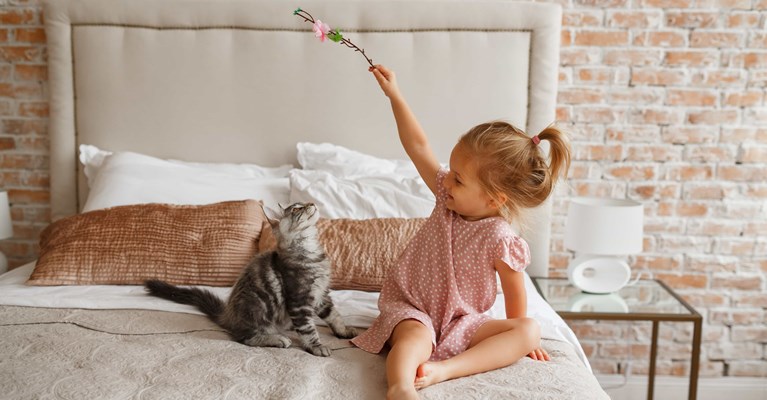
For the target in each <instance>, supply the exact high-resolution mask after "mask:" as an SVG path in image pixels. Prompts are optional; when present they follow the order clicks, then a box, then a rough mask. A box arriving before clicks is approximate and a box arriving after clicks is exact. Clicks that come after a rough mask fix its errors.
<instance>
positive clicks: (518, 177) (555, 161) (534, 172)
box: [458, 121, 570, 222]
mask: <svg viewBox="0 0 767 400" xmlns="http://www.w3.org/2000/svg"><path fill="white" fill-rule="evenodd" d="M537 136H538V139H540V141H543V140H547V141H548V142H549V145H550V147H549V160H550V161H549V162H548V163H547V162H546V161H547V160H546V157H545V156H544V153H543V150H542V149H541V147H540V144H538V143H536V141H534V139H533V138H531V137H530V136H528V135H527V134H525V132H523V131H522V130H520V129H518V128H516V127H514V126H513V125H511V124H509V123H507V122H503V121H492V122H487V123H484V124H480V125H477V126H475V127H474V128H472V129H470V130H469V131H468V132H466V133H465V134H464V135H463V136H461V138H460V139H459V140H458V143H459V144H461V145H463V146H464V149H466V150H467V151H469V152H470V153H471V154H473V155H474V160H475V161H474V162H475V163H476V167H477V177H478V178H479V182H480V185H481V186H482V188H483V189H484V190H485V192H487V193H488V195H490V197H492V198H494V199H496V200H497V199H498V194H503V195H504V196H506V202H505V203H503V204H502V205H501V207H500V211H501V216H503V217H504V218H505V219H506V220H507V221H509V222H513V221H515V220H516V219H517V218H518V217H519V216H520V215H521V212H522V211H523V210H524V209H527V208H532V207H536V206H538V205H540V204H541V203H543V202H544V201H545V200H546V198H548V197H549V195H550V194H551V191H552V190H553V189H554V184H555V183H556V181H557V179H558V178H559V177H560V176H561V177H562V178H565V177H567V171H568V169H569V168H570V141H569V139H568V138H567V135H566V134H565V133H564V132H562V131H561V130H559V129H558V128H557V127H555V126H554V125H553V124H552V125H549V126H548V127H547V128H546V129H544V130H543V131H541V132H540V133H539V134H538V135H537Z"/></svg>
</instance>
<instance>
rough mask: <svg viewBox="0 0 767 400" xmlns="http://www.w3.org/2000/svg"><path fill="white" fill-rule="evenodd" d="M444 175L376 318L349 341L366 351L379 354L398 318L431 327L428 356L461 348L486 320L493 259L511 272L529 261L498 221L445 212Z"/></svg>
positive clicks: (446, 354) (451, 353) (383, 292)
mask: <svg viewBox="0 0 767 400" xmlns="http://www.w3.org/2000/svg"><path fill="white" fill-rule="evenodd" d="M446 175H447V170H445V169H441V170H439V172H438V173H437V193H436V198H437V204H436V206H435V207H434V211H432V213H431V216H429V218H428V220H427V221H426V222H425V223H424V225H423V226H422V227H421V229H420V230H419V231H418V233H416V235H415V237H414V238H413V239H412V240H411V242H410V243H409V244H408V246H407V248H406V249H405V251H403V252H402V255H401V256H400V258H399V260H398V261H397V266H396V268H395V269H394V270H393V271H392V272H391V273H390V275H389V276H388V277H387V279H386V282H385V283H384V285H383V287H382V289H381V295H380V297H379V299H378V308H379V310H380V311H381V313H380V315H379V316H378V318H376V319H375V321H373V324H372V325H371V326H370V328H369V329H368V330H366V331H365V332H363V333H362V334H360V335H359V336H357V337H356V338H354V339H352V343H354V344H355V345H356V346H358V347H359V348H361V349H363V350H365V351H368V352H370V353H378V352H380V351H381V349H382V348H383V346H384V345H385V344H386V341H387V340H388V339H389V336H391V333H392V331H393V329H394V327H395V326H396V325H397V324H398V323H399V322H401V321H403V320H406V319H415V320H418V321H420V322H421V323H423V324H424V325H425V326H426V327H427V328H429V330H431V332H432V344H433V345H434V351H433V352H432V355H431V358H430V360H431V361H439V360H444V359H447V358H450V357H453V356H455V355H456V354H459V353H461V352H463V351H464V350H466V348H467V347H468V346H469V343H470V342H471V339H472V338H473V337H474V334H475V333H476V332H477V329H479V327H480V325H482V324H483V323H485V322H487V321H488V320H490V319H491V317H489V316H487V315H484V314H483V313H484V312H485V311H487V310H489V309H490V307H492V305H493V303H494V302H495V296H496V291H497V289H496V288H497V286H496V272H495V267H494V263H495V260H496V259H501V260H503V261H504V262H505V263H506V264H507V265H509V266H510V267H511V268H512V269H514V270H516V271H522V270H523V269H525V267H527V265H528V264H529V263H530V250H529V248H528V246H527V243H526V242H525V241H524V239H522V238H520V237H519V236H517V235H516V234H515V233H514V231H513V230H512V229H511V226H510V225H509V224H508V223H507V222H506V221H505V220H504V219H503V218H501V217H491V218H485V219H482V220H479V221H466V220H464V219H463V218H461V217H460V216H459V215H458V214H456V213H454V212H453V211H450V210H449V209H447V207H446V205H445V202H446V201H447V191H446V190H445V188H444V186H443V181H444V180H445V176H446Z"/></svg>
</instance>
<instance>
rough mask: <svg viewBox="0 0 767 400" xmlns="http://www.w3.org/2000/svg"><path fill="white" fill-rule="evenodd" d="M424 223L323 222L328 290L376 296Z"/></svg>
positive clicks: (383, 220)
mask: <svg viewBox="0 0 767 400" xmlns="http://www.w3.org/2000/svg"><path fill="white" fill-rule="evenodd" d="M425 220H426V219H423V218H413V219H406V218H376V219H361V220H355V219H323V220H320V221H319V222H318V224H317V228H318V229H319V232H320V242H322V245H323V246H324V247H325V252H326V253H327V255H328V258H329V259H330V263H331V268H332V270H331V276H330V277H331V280H330V286H331V288H333V289H337V290H340V289H355V290H366V291H372V292H377V291H380V290H381V286H382V285H383V283H384V279H385V278H386V274H387V273H388V272H389V271H390V270H391V268H392V267H393V266H394V264H395V262H396V261H397V259H398V258H399V256H400V254H402V251H403V250H405V247H407V244H408V242H410V239H411V238H412V237H413V236H414V235H415V233H416V232H417V231H418V229H419V228H420V227H421V225H422V224H423V222H424V221H425Z"/></svg>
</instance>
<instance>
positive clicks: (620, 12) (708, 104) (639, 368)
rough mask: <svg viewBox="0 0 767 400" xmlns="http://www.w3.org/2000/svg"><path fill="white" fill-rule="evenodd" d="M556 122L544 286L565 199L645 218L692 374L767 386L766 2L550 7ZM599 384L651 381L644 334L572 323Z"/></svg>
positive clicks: (3, 25) (11, 83) (7, 90)
mask: <svg viewBox="0 0 767 400" xmlns="http://www.w3.org/2000/svg"><path fill="white" fill-rule="evenodd" d="M558 3H560V4H562V5H563V7H564V17H563V31H562V49H561V69H560V91H559V106H558V109H557V116H558V120H559V121H561V122H562V123H563V124H564V125H566V126H569V128H570V129H571V132H572V134H573V139H574V156H575V161H574V165H573V169H572V178H571V179H570V180H569V182H568V183H569V185H568V187H567V188H566V189H562V190H560V191H559V193H558V197H557V201H556V202H555V212H556V217H555V226H554V242H553V243H552V251H553V254H552V255H553V257H552V260H553V263H554V266H555V268H556V270H555V271H554V273H555V274H559V275H562V274H564V269H565V268H566V265H567V263H568V261H569V260H570V258H571V254H570V253H568V252H566V251H564V249H563V247H562V241H561V234H562V231H563V229H562V224H563V221H564V211H565V210H566V204H567V198H568V197H570V196H575V195H594V196H615V197H624V196H627V197H629V198H632V199H635V200H638V201H641V202H642V203H643V204H645V210H646V224H645V244H644V252H643V253H642V254H641V255H638V256H636V257H634V258H633V267H634V268H635V269H647V270H649V271H651V272H652V273H653V274H654V276H655V277H657V278H661V279H663V280H665V281H666V282H667V283H668V284H669V285H670V286H672V287H674V288H675V289H676V290H677V291H678V292H679V293H681V294H682V296H683V297H684V298H685V299H687V300H688V301H689V302H690V303H692V304H693V305H694V306H695V307H696V308H697V309H698V310H699V311H700V312H701V314H703V316H704V318H705V322H704V332H703V350H702V356H701V361H702V363H701V375H702V376H762V377H763V376H767V323H765V321H767V314H766V313H765V310H766V309H767V107H765V86H766V85H767V0H560V1H558ZM42 23H43V15H42V13H41V11H40V6H39V1H38V0H26V1H25V0H0V127H1V129H2V131H0V188H2V189H6V190H9V192H10V198H11V203H12V205H11V208H12V214H13V220H14V230H15V237H14V238H13V239H11V240H5V241H0V249H1V250H2V251H3V252H4V253H5V254H6V255H7V256H8V258H9V260H10V263H11V265H12V266H18V265H21V264H23V263H25V262H28V261H31V260H33V259H34V258H35V256H36V253H37V236H38V234H39V232H40V231H41V230H42V229H43V228H44V227H45V226H46V225H47V224H48V222H49V220H50V208H49V206H48V202H49V200H50V199H49V160H48V146H49V143H48V137H47V133H46V131H47V114H48V104H47V102H46V96H47V86H46V81H47V65H46V62H45V59H46V52H45V34H44V31H43V29H42ZM688 325H690V324H669V323H666V324H663V325H661V330H660V340H661V344H660V349H659V355H658V357H659V361H658V373H659V374H664V375H686V374H687V373H689V362H688V361H687V357H689V356H688V351H689V344H688V343H689V341H690V337H691V327H690V326H688ZM572 326H573V328H574V330H575V331H576V333H577V334H578V336H579V338H580V339H581V342H582V343H583V345H584V348H585V349H586V351H587V353H588V354H589V356H590V358H591V361H592V363H593V366H594V368H595V370H596V371H597V372H604V373H616V372H619V371H621V370H622V369H623V368H625V366H626V364H625V359H626V358H627V357H628V355H629V354H630V355H631V358H632V359H634V362H633V363H632V370H633V371H634V372H635V373H640V374H641V373H646V371H647V364H646V360H647V354H648V353H649V345H648V338H649V337H650V333H649V330H650V327H649V324H642V323H634V324H627V323H587V322H582V323H573V324H572Z"/></svg>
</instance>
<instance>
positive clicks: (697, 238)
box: [553, 0, 767, 377]
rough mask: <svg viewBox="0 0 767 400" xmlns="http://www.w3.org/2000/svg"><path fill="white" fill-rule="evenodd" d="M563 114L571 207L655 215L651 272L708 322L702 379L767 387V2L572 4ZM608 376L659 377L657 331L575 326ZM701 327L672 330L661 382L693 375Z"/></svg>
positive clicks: (566, 30) (649, 247)
mask: <svg viewBox="0 0 767 400" xmlns="http://www.w3.org/2000/svg"><path fill="white" fill-rule="evenodd" d="M559 3H560V4H562V5H563V7H564V17H563V31H562V48H561V53H560V54H561V68H560V89H559V101H558V110H557V115H558V119H559V120H560V121H562V123H563V124H566V125H569V126H570V128H571V131H572V133H573V135H574V138H575V145H574V153H575V160H576V161H575V162H574V166H573V170H572V179H570V181H569V187H568V188H567V189H566V190H561V191H560V195H561V196H560V199H561V200H559V201H557V202H556V213H557V215H558V218H557V221H558V223H557V225H555V227H554V230H555V235H556V240H555V242H554V243H553V251H554V260H555V261H554V262H555V264H556V266H557V267H558V268H560V270H559V271H557V272H558V273H559V274H564V273H565V271H564V269H565V268H566V266H567V263H568V261H569V260H570V258H571V254H569V253H567V252H565V251H564V250H563V246H562V242H561V239H562V236H561V234H562V232H563V229H562V224H563V219H564V213H565V210H566V205H567V198H568V197H570V196H577V195H594V196H615V197H624V196H625V197H629V198H632V199H634V200H638V201H640V202H642V203H643V204H645V216H646V223H645V241H644V251H643V253H642V254H640V255H638V256H636V257H634V258H633V259H634V262H633V268H634V269H636V270H639V269H647V270H648V271H650V272H652V273H653V275H654V277H655V278H659V279H663V280H664V281H665V282H666V283H668V284H669V285H670V286H671V287H673V288H674V289H675V290H677V292H678V293H680V294H681V295H682V296H683V297H684V298H685V299H686V300H687V301H688V302H690V303H691V304H692V305H693V306H694V307H696V309H697V310H698V311H699V312H700V313H701V314H702V315H703V316H704V332H703V347H702V354H701V376H722V375H726V376H761V377H764V376H767V346H766V345H765V344H766V343H767V324H765V321H766V319H765V317H767V314H765V310H766V309H767V107H765V85H766V84H767V30H766V29H765V28H766V27H767V1H765V0H755V1H751V0H720V1H717V0H563V1H560V2H559ZM571 326H572V327H573V328H574V330H575V331H576V333H577V334H578V336H579V338H580V339H581V341H582V343H583V345H584V347H585V350H586V351H587V353H588V355H589V357H590V359H591V360H592V363H593V367H594V369H595V370H596V371H599V372H604V373H618V372H622V369H623V368H625V367H626V361H625V360H626V358H627V357H628V355H629V354H630V355H631V358H632V359H633V362H632V371H633V372H635V373H640V374H641V373H646V372H647V369H648V365H647V361H648V354H649V352H650V351H649V337H650V330H651V325H650V323H633V324H628V323H620V324H618V323H598V324H595V323H587V322H579V323H572V324H571ZM691 336H692V327H691V324H689V323H688V324H671V323H663V324H661V330H660V345H659V352H658V366H657V367H658V373H659V374H664V375H687V374H689V368H690V365H689V361H688V359H689V348H690V344H689V343H690V338H691Z"/></svg>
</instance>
